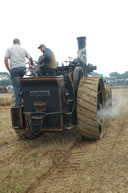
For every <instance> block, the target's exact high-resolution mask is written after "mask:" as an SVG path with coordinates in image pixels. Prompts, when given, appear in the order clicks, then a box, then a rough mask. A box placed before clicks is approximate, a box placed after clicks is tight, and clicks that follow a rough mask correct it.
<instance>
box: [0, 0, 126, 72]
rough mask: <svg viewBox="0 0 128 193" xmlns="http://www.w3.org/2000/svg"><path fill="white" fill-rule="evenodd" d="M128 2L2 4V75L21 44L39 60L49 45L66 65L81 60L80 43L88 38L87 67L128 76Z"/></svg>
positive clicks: (26, 0)
mask: <svg viewBox="0 0 128 193" xmlns="http://www.w3.org/2000/svg"><path fill="white" fill-rule="evenodd" d="M127 10H128V1H127V0H0V25H1V28H0V71H1V72H3V71H7V70H6V68H5V65H4V55H5V51H6V49H7V48H8V47H11V46H12V41H13V39H14V38H19V39H20V41H21V46H22V47H23V48H25V49H26V50H27V51H28V52H29V53H30V55H31V56H32V58H33V59H34V60H36V61H37V60H38V57H39V56H40V55H41V52H40V50H38V49H37V47H38V46H39V45H40V44H41V43H43V44H45V45H46V46H47V47H48V48H50V49H51V50H53V52H54V54H55V56H56V59H57V61H58V62H59V64H61V63H62V62H63V61H65V60H68V57H71V58H76V57H77V50H78V47H77V39H76V38H77V37H79V36H86V37H87V40H86V44H87V47H86V50H87V63H91V64H93V65H95V66H97V71H96V72H98V73H102V74H104V75H105V76H108V75H109V73H111V72H118V73H124V72H125V71H128V11H127Z"/></svg>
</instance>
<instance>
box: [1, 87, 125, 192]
mask: <svg viewBox="0 0 128 193" xmlns="http://www.w3.org/2000/svg"><path fill="white" fill-rule="evenodd" d="M116 95H119V96H122V95H123V96H124V97H125V98H126V100H127V101H126V102H127V103H128V89H125V91H124V90H123V89H119V90H118V89H116V90H115V89H114V91H113V96H116ZM3 98H4V100H5V102H4V103H3V104H8V102H6V100H7V101H8V100H10V99H11V95H10V94H9V95H8V94H1V95H0V101H3ZM127 119H128V108H127V106H126V105H125V108H123V110H122V112H121V114H120V116H118V117H115V118H114V119H113V120H110V121H108V124H106V126H105V130H106V131H105V136H104V138H102V139H101V140H100V141H97V142H87V141H85V142H83V141H82V140H81V139H80V136H79V132H78V131H75V130H74V131H67V132H64V133H62V134H61V135H58V134H44V135H43V136H41V137H39V138H38V139H36V140H32V141H31V140H28V141H22V140H19V139H18V137H17V136H16V134H15V132H14V130H13V129H12V128H11V119H10V107H9V106H1V107H0V193H51V192H52V193H54V192H56V193H70V192H74V193H76V192H80V193H89V192H90V193H110V192H111V193H114V192H115V193H117V192H119V193H127V192H128V185H127V181H128V165H127V163H128V144H127V141H128V127H127V125H128V120H127Z"/></svg>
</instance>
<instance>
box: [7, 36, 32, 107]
mask: <svg viewBox="0 0 128 193" xmlns="http://www.w3.org/2000/svg"><path fill="white" fill-rule="evenodd" d="M25 58H28V59H29V61H30V62H31V63H32V57H31V56H30V54H29V53H28V52H27V51H26V50H25V49H23V48H21V47H20V40H19V39H14V40H13V46H12V47H11V48H8V49H7V50H6V53H5V58H4V63H5V66H6V68H7V70H8V71H9V72H10V75H11V80H12V85H13V89H14V95H15V104H16V106H19V105H21V91H22V87H21V83H20V78H22V77H23V76H24V75H25V71H26V64H25Z"/></svg>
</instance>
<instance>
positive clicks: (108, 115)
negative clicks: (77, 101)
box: [98, 95, 127, 121]
mask: <svg viewBox="0 0 128 193" xmlns="http://www.w3.org/2000/svg"><path fill="white" fill-rule="evenodd" d="M111 104H112V105H111ZM125 108H127V101H126V99H125V98H124V97H123V96H121V95H119V96H116V97H113V98H112V99H108V100H107V101H106V103H105V105H104V107H103V109H101V110H100V111H98V120H99V121H100V120H102V119H113V118H115V117H116V116H120V115H121V114H122V111H124V109H125Z"/></svg>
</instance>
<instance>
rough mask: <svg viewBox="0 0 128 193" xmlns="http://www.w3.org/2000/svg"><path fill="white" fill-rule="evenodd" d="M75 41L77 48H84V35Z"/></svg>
mask: <svg viewBox="0 0 128 193" xmlns="http://www.w3.org/2000/svg"><path fill="white" fill-rule="evenodd" d="M77 42H78V50H81V49H84V48H85V49H86V37H78V38H77Z"/></svg>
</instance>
